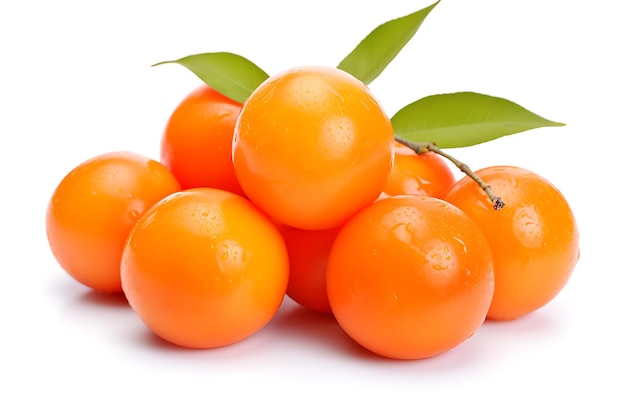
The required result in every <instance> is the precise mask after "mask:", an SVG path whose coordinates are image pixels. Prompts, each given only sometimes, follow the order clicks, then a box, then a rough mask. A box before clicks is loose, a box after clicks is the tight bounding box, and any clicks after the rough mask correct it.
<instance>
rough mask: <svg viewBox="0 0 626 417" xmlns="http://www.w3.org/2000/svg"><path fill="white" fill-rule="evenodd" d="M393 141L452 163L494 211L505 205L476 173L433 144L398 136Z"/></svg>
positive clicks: (416, 151) (419, 152) (418, 152)
mask: <svg viewBox="0 0 626 417" xmlns="http://www.w3.org/2000/svg"><path fill="white" fill-rule="evenodd" d="M395 140H396V141H397V142H399V143H401V144H403V145H405V146H408V147H409V148H411V149H412V150H413V151H414V152H415V153H417V154H423V153H426V152H434V153H436V154H437V155H440V156H442V157H444V158H446V159H447V160H449V161H450V162H452V163H453V164H454V165H455V166H456V167H457V168H458V169H459V170H461V172H463V173H464V174H465V175H467V176H468V177H470V178H471V179H472V180H474V181H475V182H476V183H477V184H478V185H479V186H480V188H481V189H482V190H483V191H484V192H485V194H487V197H489V200H491V202H492V203H493V209H494V210H501V209H502V208H503V207H504V205H505V203H504V201H503V200H502V198H500V197H499V196H497V195H495V194H494V193H493V191H492V190H491V186H490V185H489V184H487V183H486V182H484V181H483V180H482V179H481V178H480V177H479V176H478V175H476V173H475V172H474V171H472V169H471V168H470V167H469V166H468V165H467V164H466V163H464V162H461V161H459V160H458V159H456V158H455V157H453V156H452V155H450V154H448V153H446V152H444V151H443V150H441V149H440V148H439V147H438V146H437V145H436V144H435V143H433V142H413V141H410V140H407V139H404V138H401V137H398V136H396V137H395Z"/></svg>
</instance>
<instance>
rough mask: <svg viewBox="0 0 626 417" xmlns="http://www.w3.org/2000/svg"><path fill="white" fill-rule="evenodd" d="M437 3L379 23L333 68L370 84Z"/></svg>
mask: <svg viewBox="0 0 626 417" xmlns="http://www.w3.org/2000/svg"><path fill="white" fill-rule="evenodd" d="M438 3H439V0H438V1H437V2H435V3H433V4H432V5H430V6H428V7H426V8H424V9H422V10H419V11H417V12H415V13H412V14H410V15H407V16H404V17H400V18H397V19H394V20H390V21H388V22H386V23H383V24H381V25H380V26H378V27H377V28H376V29H374V30H373V31H372V32H370V33H369V35H367V36H366V37H365V38H364V39H363V40H362V41H361V42H360V43H359V44H358V45H357V46H356V48H354V49H353V50H352V52H350V54H348V56H346V57H345V58H344V59H343V61H341V62H340V63H339V65H337V68H339V69H341V70H344V71H346V72H348V73H350V74H352V75H354V76H355V77H356V78H358V79H359V80H361V81H362V82H363V83H365V84H369V83H371V82H372V81H374V80H375V79H376V77H378V76H379V75H380V73H382V72H383V70H384V69H385V68H386V67H387V65H389V63H390V62H391V61H392V60H393V59H394V58H395V57H396V55H398V53H399V52H400V51H401V50H402V48H404V46H405V45H406V44H407V42H409V41H410V40H411V38H412V37H413V35H415V33H416V32H417V29H419V27H420V26H421V24H422V22H423V21H424V19H426V16H428V13H430V11H431V10H432V9H433V8H434V7H435V6H436V5H437V4H438Z"/></svg>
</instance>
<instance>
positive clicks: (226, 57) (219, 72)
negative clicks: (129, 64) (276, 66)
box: [153, 52, 269, 103]
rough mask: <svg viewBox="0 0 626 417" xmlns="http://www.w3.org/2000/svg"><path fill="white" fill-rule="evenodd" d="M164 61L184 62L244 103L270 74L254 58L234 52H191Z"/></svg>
mask: <svg viewBox="0 0 626 417" xmlns="http://www.w3.org/2000/svg"><path fill="white" fill-rule="evenodd" d="M163 64H180V65H182V66H184V67H185V68H187V69H189V70H190V71H191V72H193V73H194V74H195V75H196V76H198V78H200V79H201V80H202V81H204V82H205V83H207V84H208V85H210V86H211V87H213V88H215V89H216V90H217V91H219V92H220V93H222V94H224V95H225V96H226V97H229V98H230V99H232V100H235V101H238V102H240V103H243V102H244V101H245V100H246V99H247V98H248V97H249V96H250V94H251V93H252V92H253V91H254V90H255V89H256V88H257V87H258V86H259V85H260V84H261V83H262V82H263V81H265V79H267V78H268V77H269V76H268V75H267V73H266V72H265V71H263V70H262V69H261V68H259V67H258V66H257V65H256V64H254V63H253V62H251V61H250V60H248V59H246V58H244V57H242V56H240V55H236V54H233V53H230V52H208V53H203V54H196V55H189V56H186V57H184V58H181V59H178V60H175V61H163V62H159V63H157V64H154V65H153V66H157V65H163Z"/></svg>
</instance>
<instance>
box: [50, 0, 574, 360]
mask: <svg viewBox="0 0 626 417" xmlns="http://www.w3.org/2000/svg"><path fill="white" fill-rule="evenodd" d="M436 4H437V3H435V4H433V5H431V6H429V7H427V8H425V9H422V10H419V11H417V12H415V13H413V14H410V15H407V16H404V17H401V18H399V19H395V20H392V21H389V22H386V23H384V24H382V25H380V26H379V27H377V28H376V29H375V30H373V31H372V32H371V33H370V34H369V35H368V36H367V37H366V38H364V39H363V41H362V42H361V43H360V44H359V45H358V46H357V47H356V48H355V49H354V50H353V51H352V52H351V53H350V54H349V55H348V56H347V57H346V58H345V59H344V60H343V61H342V62H341V63H340V64H339V65H338V66H337V67H324V66H303V67H293V68H289V69H287V70H285V71H282V72H280V73H277V74H274V75H273V76H269V75H267V74H265V72H264V71H263V70H261V69H260V68H259V67H257V66H256V65H254V64H252V63H251V62H250V61H248V60H246V59H245V58H243V57H241V56H238V55H235V54H230V53H205V54H198V55H192V56H188V57H185V58H182V59H180V60H177V61H167V62H174V63H177V64H180V65H183V66H185V67H187V68H188V69H190V70H191V71H192V72H193V73H194V74H195V75H197V76H198V77H199V78H200V79H201V80H203V81H204V82H203V84H202V85H201V86H200V87H198V88H197V89H196V90H194V91H192V92H191V93H190V94H189V95H188V96H187V97H185V98H184V99H183V100H182V101H181V102H180V104H179V105H178V106H177V107H176V108H175V109H174V111H173V113H172V114H171V117H170V118H169V120H168V121H167V124H166V128H165V131H164V133H163V136H162V138H161V142H160V146H161V148H160V149H161V153H160V161H155V160H151V159H150V158H147V157H145V156H143V155H139V154H135V153H131V152H124V151H120V152H111V153H107V154H103V155H98V156H95V157H93V158H91V159H89V160H87V161H85V162H83V163H82V164H80V165H79V166H77V167H75V168H74V169H72V170H71V171H70V172H69V173H68V174H67V175H66V176H65V177H64V178H63V179H62V180H61V182H60V183H59V185H58V186H57V188H56V189H55V190H54V192H53V194H52V196H51V198H50V202H49V205H48V207H47V212H46V231H47V237H48V242H49V245H50V248H51V251H52V253H53V254H54V256H55V258H56V259H57V261H58V263H59V265H60V266H61V267H62V268H63V269H64V270H65V271H66V272H67V273H68V275H70V276H71V277H73V278H74V279H75V280H77V281H78V282H80V283H82V284H84V285H85V286H87V287H89V288H91V289H93V290H95V291H100V292H103V293H108V294H114V293H123V294H124V295H125V297H126V298H127V300H128V302H129V305H130V306H131V307H132V309H133V310H134V311H135V312H136V313H137V315H138V316H139V318H140V319H141V320H142V322H143V323H145V325H146V326H147V327H148V328H149V329H150V330H151V331H153V332H154V333H155V334H156V335H158V336H160V337H162V338H163V339H165V340H167V341H169V342H171V343H173V344H176V345H179V346H183V347H188V348H216V347H220V346H226V345H230V344H233V343H236V342H239V341H241V340H244V339H246V338H247V337H249V336H251V335H253V334H255V333H256V332H258V331H259V330H261V329H262V328H263V327H264V326H265V325H266V324H267V323H268V322H269V321H270V320H271V319H272V318H273V317H274V315H275V314H276V313H277V311H278V310H279V308H280V306H281V303H282V302H283V300H284V298H285V296H287V297H290V298H291V299H292V300H294V301H295V302H296V303H298V304H300V305H301V306H302V308H307V309H310V310H312V311H314V312H316V313H319V314H327V315H330V316H332V317H334V318H335V319H336V320H337V323H338V324H339V325H340V326H341V328H342V329H343V330H345V332H346V334H347V335H348V336H349V337H351V338H352V339H354V341H355V342H357V343H358V344H360V345H361V346H363V347H364V348H366V349H369V350H370V351H372V352H374V353H376V354H378V355H381V356H384V357H388V358H395V359H420V358H427V357H431V356H434V355H438V354H441V353H443V352H445V351H447V350H449V349H451V348H453V347H455V346H457V345H459V344H460V343H462V342H463V341H464V340H466V339H467V338H469V337H470V336H472V335H473V334H474V333H475V331H476V330H477V329H478V328H479V326H481V324H482V323H484V321H485V320H513V319H516V318H518V317H521V316H523V315H526V314H528V313H531V312H533V311H535V310H537V309H539V308H541V307H542V306H544V305H545V304H547V303H548V302H549V301H550V300H552V299H553V298H554V297H555V296H556V295H557V294H558V293H559V292H560V291H561V289H562V288H563V287H564V286H565V285H566V283H567V281H568V279H569V277H570V276H571V274H572V272H573V269H574V268H575V266H576V263H577V261H578V257H579V242H578V239H579V234H578V229H577V225H576V221H575V218H574V215H573V213H572V210H571V208H570V206H569V205H568V203H567V201H566V199H565V198H564V196H563V195H562V194H561V193H560V192H559V190H558V189H557V188H556V187H555V186H554V185H553V184H551V183H550V182H549V181H548V180H546V179H545V178H543V177H541V176H540V175H538V174H535V173H533V172H530V171H528V170H526V169H523V168H520V167H513V166H491V167H486V168H483V169H480V170H477V171H475V172H474V171H472V170H471V169H470V168H469V167H468V166H467V165H465V164H463V163H461V162H460V161H457V160H456V159H455V158H453V157H451V156H450V155H448V154H447V153H446V152H444V151H443V149H445V148H455V147H461V146H473V145H478V144H479V143H482V142H486V141H489V140H493V139H496V138H498V137H501V136H504V135H509V134H513V133H516V132H521V131H523V130H528V129H532V128H536V127H543V126H558V125H560V124H559V123H555V122H551V121H549V120H546V119H543V118H541V117H539V116H537V115H535V114H533V113H531V112H529V111H527V110H525V109H524V108H522V107H521V106H518V105H516V104H514V103H512V102H510V101H508V100H504V99H501V98H497V97H491V96H485V95H481V94H477V93H455V94H442V95H437V96H430V97H425V98H423V99H420V100H417V101H416V102H414V103H411V104H409V105H408V106H406V107H405V108H403V109H401V110H400V111H399V112H398V113H396V114H395V115H394V116H393V117H389V116H388V115H387V114H386V112H385V110H384V108H383V107H382V105H381V104H380V103H379V102H378V100H377V99H376V97H374V95H373V94H372V92H371V91H370V89H369V88H368V84H369V83H370V82H371V81H372V80H373V79H375V78H376V77H377V76H378V75H379V74H380V73H381V72H382V71H383V69H384V67H385V66H386V65H387V64H388V63H389V62H391V60H392V59H393V58H394V56H395V55H396V54H397V53H398V51H399V50H400V49H401V48H402V46H403V45H404V44H405V43H406V42H408V39H410V38H411V36H413V34H414V33H415V32H416V31H417V29H418V28H419V26H420V25H421V23H422V21H423V20H424V19H425V18H426V16H427V15H428V14H429V13H430V12H431V11H432V10H433V8H434V7H435V6H436ZM449 162H451V163H449ZM453 165H456V166H457V167H458V168H459V169H460V170H461V171H462V172H463V173H465V174H466V175H464V176H462V178H461V179H460V180H458V181H457V179H456V176H455V175H454V172H453V171H452V168H451V167H452V166H453Z"/></svg>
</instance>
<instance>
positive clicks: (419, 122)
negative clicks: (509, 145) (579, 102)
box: [391, 92, 564, 148]
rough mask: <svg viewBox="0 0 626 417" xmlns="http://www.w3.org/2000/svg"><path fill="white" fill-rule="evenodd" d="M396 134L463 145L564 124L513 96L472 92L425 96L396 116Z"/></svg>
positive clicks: (439, 143)
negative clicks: (512, 100)
mask: <svg viewBox="0 0 626 417" xmlns="http://www.w3.org/2000/svg"><path fill="white" fill-rule="evenodd" d="M391 122H392V124H393V128H394V132H395V134H396V136H399V137H401V138H404V139H407V140H410V141H414V142H434V143H436V144H437V146H438V147H440V148H460V147H464V146H472V145H476V144H479V143H483V142H487V141H490V140H493V139H497V138H499V137H502V136H506V135H511V134H514V133H519V132H523V131H525V130H530V129H535V128H538V127H548V126H564V124H563V123H558V122H553V121H550V120H547V119H544V118H543V117H541V116H538V115H536V114H534V113H532V112H530V111H528V110H526V109H525V108H523V107H521V106H520V105H518V104H515V103H513V102H511V101H509V100H506V99H503V98H499V97H493V96H488V95H484V94H478V93H472V92H460V93H451V94H440V95H433V96H428V97H424V98H422V99H420V100H417V101H415V102H413V103H411V104H409V105H407V106H406V107H404V108H402V109H400V110H399V111H398V112H397V113H396V114H395V115H394V116H393V117H392V118H391Z"/></svg>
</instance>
